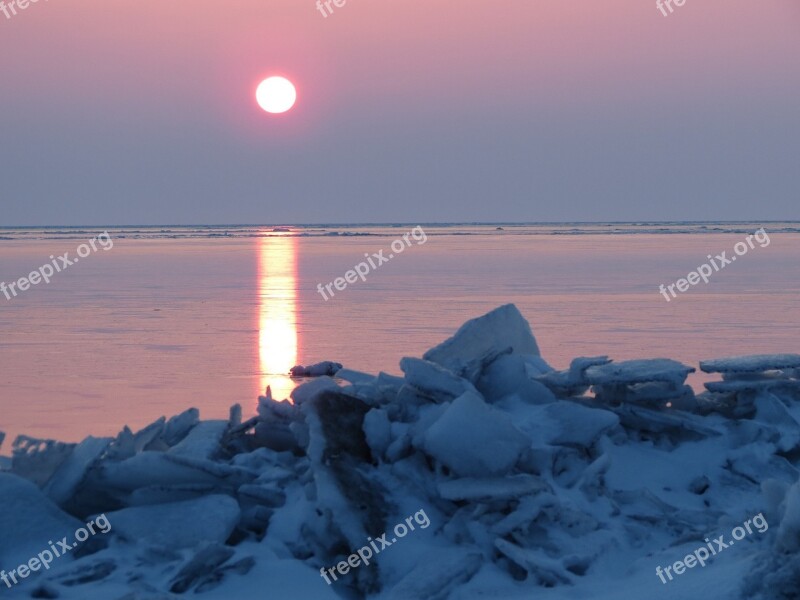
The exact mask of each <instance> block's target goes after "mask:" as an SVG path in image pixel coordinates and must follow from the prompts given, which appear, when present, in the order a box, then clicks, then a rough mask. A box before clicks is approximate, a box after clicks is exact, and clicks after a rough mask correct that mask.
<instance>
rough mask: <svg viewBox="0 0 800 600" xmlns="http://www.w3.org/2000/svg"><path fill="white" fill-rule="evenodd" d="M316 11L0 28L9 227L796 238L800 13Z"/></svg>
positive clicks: (351, 5)
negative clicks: (620, 224)
mask: <svg viewBox="0 0 800 600" xmlns="http://www.w3.org/2000/svg"><path fill="white" fill-rule="evenodd" d="M5 1H6V4H8V3H9V0H5ZM315 1H316V0H226V2H220V1H219V0H213V1H212V0H192V1H189V0H174V1H173V2H153V1H151V0H135V1H134V0H114V1H113V2H108V1H105V2H101V1H100V0H39V1H38V2H36V3H35V4H30V5H29V6H28V7H27V8H26V9H24V10H19V11H18V14H17V15H16V16H12V17H11V18H6V17H5V16H4V15H3V14H2V12H0V56H2V57H3V58H2V60H0V226H18V225H126V224H174V225H177V224H280V223H287V224H298V223H378V222H380V223H385V222H404V223H411V222H420V223H423V222H424V223H428V222H455V221H457V222H472V221H488V222H509V221H608V220H610V221H641V220H711V221H720V220H722V221H728V220H751V219H754V220H758V219H761V220H784V219H800V202H798V193H799V192H800V168H799V167H798V165H799V164H800V163H799V162H798V158H799V157H800V77H798V75H800V3H798V2H796V0H759V1H758V2H756V1H755V0H686V3H685V4H684V5H683V6H681V7H674V6H673V8H674V12H673V13H672V14H669V15H668V16H666V17H665V16H664V15H663V14H662V13H661V12H660V11H659V9H658V8H657V7H656V3H655V0H652V1H651V0H606V1H604V2H597V1H596V0H570V1H568V2H566V1H558V0H548V1H545V0H495V1H493V2H488V1H487V2H478V1H476V0H459V1H456V0H424V1H423V0H346V2H345V4H344V5H343V6H341V7H338V8H337V7H335V6H334V5H331V6H332V8H333V13H332V14H328V15H327V16H323V15H322V14H321V12H320V11H319V10H318V9H317V6H316V4H315ZM270 75H283V76H285V77H287V78H289V79H290V80H292V81H293V82H294V84H295V85H296V87H297V91H298V101H297V104H296V105H295V107H294V108H293V109H292V110H291V111H290V112H288V113H285V114H283V115H269V114H268V113H266V112H264V111H262V110H260V109H259V107H258V105H257V104H256V102H255V89H256V87H257V85H258V83H259V82H260V81H261V80H263V79H264V78H265V77H267V76H270Z"/></svg>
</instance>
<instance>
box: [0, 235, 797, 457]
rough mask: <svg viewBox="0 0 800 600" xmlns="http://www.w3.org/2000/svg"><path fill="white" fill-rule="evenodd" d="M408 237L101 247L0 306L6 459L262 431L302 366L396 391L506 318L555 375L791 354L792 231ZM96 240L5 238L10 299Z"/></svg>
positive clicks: (152, 241) (3, 265)
mask: <svg viewBox="0 0 800 600" xmlns="http://www.w3.org/2000/svg"><path fill="white" fill-rule="evenodd" d="M413 227H414V225H413V224H412V225H407V226H390V225H385V226H375V225H369V226H344V225H329V226H322V225H318V226H313V227H297V226H291V227H288V226H287V227H280V228H275V227H273V226H269V227H253V226H247V227H155V228H154V227H138V228H136V227H133V228H109V229H108V231H109V234H110V236H111V239H112V240H113V248H110V249H108V250H104V249H103V247H102V246H101V245H100V244H99V243H96V244H95V246H96V247H97V251H92V250H91V248H90V247H89V246H87V247H86V249H83V250H82V252H83V254H85V256H84V257H82V258H80V262H78V263H75V264H73V265H71V266H69V267H68V268H66V269H65V270H63V271H62V272H60V273H56V274H55V275H54V276H53V277H52V280H51V282H50V283H49V284H45V283H39V284H38V285H36V286H33V287H31V289H29V290H27V291H24V292H20V293H19V295H18V296H16V297H13V295H12V297H11V299H10V300H7V299H6V298H5V296H4V295H2V294H0V431H5V432H6V433H7V434H8V438H7V441H6V442H5V444H4V445H3V447H2V450H3V451H4V452H3V453H4V454H5V453H8V452H9V450H10V443H11V441H12V439H13V437H14V436H16V435H17V434H20V433H25V434H28V435H32V436H37V437H50V438H56V439H61V440H65V441H77V440H79V439H81V438H83V437H84V436H86V435H88V434H93V435H114V434H116V433H117V432H118V431H119V430H120V429H121V428H122V426H123V425H126V424H127V425H130V426H131V427H132V428H134V429H135V428H138V427H141V426H143V425H145V424H147V423H149V422H151V421H153V420H154V419H156V418H158V417H159V416H161V415H166V416H170V415H172V414H176V413H178V412H180V411H182V410H184V409H185V408H187V407H189V406H196V407H198V408H199V409H200V410H201V414H202V416H204V417H205V418H224V417H226V416H227V414H228V408H229V406H230V405H232V404H235V403H240V404H242V406H243V408H244V410H245V412H246V413H248V412H253V411H254V409H255V405H256V401H257V400H256V399H257V396H258V395H259V394H261V393H263V390H264V388H265V387H266V386H267V385H271V386H272V388H273V390H274V391H275V392H276V394H275V395H278V396H283V395H286V394H288V392H289V391H290V390H291V387H292V385H293V383H292V381H291V380H289V379H288V378H286V377H285V375H284V374H285V372H286V371H287V370H288V368H289V367H291V366H293V365H295V364H309V363H312V362H317V361H321V360H335V361H338V362H341V363H344V364H345V365H346V366H347V367H350V368H352V369H357V370H363V371H368V372H374V373H377V372H378V371H381V370H383V371H386V372H389V373H399V368H398V361H399V360H400V358H401V357H403V356H406V355H412V356H420V355H422V353H423V352H424V351H425V350H426V349H427V348H429V347H430V346H432V345H434V344H436V343H438V342H440V341H442V340H443V339H445V338H446V337H448V336H449V335H451V334H452V333H453V332H454V330H455V329H456V328H457V327H458V326H459V325H460V324H461V323H462V322H463V321H465V320H467V319H469V318H472V317H475V316H478V315H481V314H483V313H484V312H486V311H488V310H491V309H492V308H495V307H496V306H499V305H501V304H504V303H507V302H513V303H515V304H516V305H517V306H518V307H519V308H520V310H521V311H522V312H523V314H524V315H525V316H526V317H527V318H528V320H529V321H530V323H531V325H532V327H533V330H534V333H535V335H536V337H537V339H538V341H539V345H540V347H541V350H542V354H543V356H544V357H545V359H546V360H548V361H549V362H550V364H552V365H553V366H554V367H556V368H565V367H567V366H568V364H569V361H570V360H571V359H572V358H574V357H576V356H593V355H604V354H605V355H609V356H610V357H612V358H614V359H617V360H624V359H631V358H646V357H668V358H674V359H677V360H680V361H683V362H685V363H687V364H691V365H693V366H696V365H697V362H698V361H699V360H701V359H707V358H715V357H721V356H729V355H736V354H751V353H772V352H800V295H798V292H799V291H800V277H799V275H800V270H799V269H798V259H800V224H798V223H736V224H720V223H701V224H685V223H672V224H663V223H658V224H648V223H637V224H620V223H613V224H592V225H586V224H577V223H576V224H559V225H553V224H543V225H497V224H493V225H447V226H443V225H425V224H423V225H422V226H421V227H422V231H423V232H424V233H425V238H426V241H425V242H424V243H419V242H421V241H422V236H421V235H420V233H419V230H418V231H417V239H415V238H414V237H412V236H408V243H405V242H403V241H402V236H403V234H404V233H409V232H411V230H412V228H413ZM761 227H765V228H766V233H767V235H768V236H769V245H765V246H764V247H761V245H759V244H758V243H755V247H754V248H753V249H750V248H749V247H748V251H747V253H746V254H744V255H742V256H739V257H738V258H737V260H736V262H734V263H731V264H730V265H728V266H726V267H725V268H724V269H723V270H721V271H719V272H717V273H714V274H713V275H712V277H711V280H710V282H709V283H708V284H704V283H702V282H701V283H700V284H699V285H697V286H694V287H692V288H690V289H689V291H687V292H686V293H683V294H679V297H678V298H676V299H673V300H672V301H671V302H667V301H666V300H665V299H664V297H663V296H661V295H660V294H659V291H658V288H659V285H660V284H662V283H663V284H670V283H674V282H675V281H676V280H678V279H679V278H682V277H685V276H686V275H687V273H689V272H690V271H692V270H694V269H695V268H697V267H698V266H699V265H701V264H702V263H704V262H707V261H708V259H707V256H708V255H709V254H711V255H712V256H713V255H717V254H720V253H722V252H723V251H726V252H727V256H728V257H730V256H732V255H733V254H734V246H735V244H737V242H741V241H744V240H745V238H746V236H747V235H748V234H749V233H751V232H753V231H755V230H756V229H759V228H761ZM276 229H277V230H276ZM102 231H103V229H95V228H25V229H23V228H17V229H12V228H5V229H0V282H6V283H7V284H8V283H9V282H12V281H17V280H18V279H19V278H20V277H23V276H26V275H27V274H28V273H30V272H32V271H34V270H36V269H38V268H39V267H40V266H42V265H44V264H45V263H50V262H51V259H50V256H51V255H53V256H54V257H57V256H58V255H63V254H64V253H65V252H68V253H69V255H68V258H69V259H70V260H72V259H74V258H75V257H76V256H77V254H76V252H77V250H78V248H79V246H80V245H81V244H83V243H87V242H88V240H90V239H91V238H93V237H95V236H96V235H97V234H99V233H101V232H102ZM394 240H400V241H399V243H396V244H395V248H396V249H397V248H399V247H400V246H401V245H402V246H404V249H403V251H402V252H397V253H395V252H393V251H392V248H391V244H392V242H393V241H394ZM409 244H410V245H409ZM87 249H88V250H89V252H88V253H87V252H86V250H87ZM381 251H383V255H384V256H386V257H388V256H389V255H390V254H393V257H392V258H391V259H390V260H389V261H388V262H385V263H383V264H381V265H380V266H379V267H377V268H376V269H374V270H372V271H371V272H370V273H369V274H368V275H366V281H361V280H357V281H356V283H352V284H348V285H347V287H346V289H344V290H343V291H337V290H336V288H335V287H334V288H333V291H334V292H335V294H336V295H335V296H334V297H332V298H329V299H328V300H327V301H326V300H325V299H323V297H322V295H321V294H319V293H318V291H317V286H318V284H322V285H323V286H324V285H325V284H330V283H332V282H334V280H336V278H338V277H344V276H345V273H346V272H347V271H348V270H350V269H352V268H353V267H354V266H355V265H356V264H357V263H359V262H362V261H366V260H367V259H366V258H365V253H366V254H368V255H370V256H371V255H373V254H379V253H380V252H381ZM55 260H56V261H57V262H58V259H57V258H56V259H55ZM373 262H375V263H377V262H378V261H377V260H376V259H373ZM59 264H60V263H59ZM341 283H342V282H340V286H341ZM702 381H703V379H702V377H701V376H693V379H692V381H691V382H692V384H693V385H695V386H696V387H701V383H702Z"/></svg>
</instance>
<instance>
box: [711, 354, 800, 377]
mask: <svg viewBox="0 0 800 600" xmlns="http://www.w3.org/2000/svg"><path fill="white" fill-rule="evenodd" d="M798 368H800V354H754V355H750V356H731V357H729V358H719V359H716V360H703V361H700V369H701V370H702V371H703V372H705V373H760V372H762V371H782V370H784V369H798Z"/></svg>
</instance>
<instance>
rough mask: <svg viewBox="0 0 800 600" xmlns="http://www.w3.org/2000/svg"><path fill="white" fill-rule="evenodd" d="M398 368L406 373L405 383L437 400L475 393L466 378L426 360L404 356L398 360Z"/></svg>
mask: <svg viewBox="0 0 800 600" xmlns="http://www.w3.org/2000/svg"><path fill="white" fill-rule="evenodd" d="M400 368H401V369H402V370H403V373H405V375H406V383H408V384H409V385H411V386H413V387H415V388H416V389H417V390H419V391H420V392H422V393H423V394H425V395H426V396H429V397H430V398H432V399H434V400H437V401H442V400H452V399H453V398H458V397H459V396H460V395H461V394H463V393H465V392H468V391H471V392H476V393H477V390H475V388H474V387H473V385H472V384H471V383H470V382H469V381H467V380H466V379H462V378H461V377H458V376H457V375H453V373H451V372H450V371H448V370H447V369H443V368H442V367H440V366H439V365H437V364H435V363H432V362H429V361H427V360H421V359H419V358H410V357H406V358H403V359H402V360H401V361H400Z"/></svg>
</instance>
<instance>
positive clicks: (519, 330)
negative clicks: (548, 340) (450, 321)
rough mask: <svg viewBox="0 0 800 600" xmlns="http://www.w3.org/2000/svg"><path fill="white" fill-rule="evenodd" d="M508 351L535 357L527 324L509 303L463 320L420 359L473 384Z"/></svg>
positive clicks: (535, 350) (534, 346)
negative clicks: (476, 316) (492, 363)
mask: <svg viewBox="0 0 800 600" xmlns="http://www.w3.org/2000/svg"><path fill="white" fill-rule="evenodd" d="M509 351H510V352H514V353H517V354H534V355H536V356H538V355H539V347H538V346H537V345H536V338H534V337H533V332H532V331H531V327H530V325H529V324H528V322H527V321H526V320H525V318H524V317H523V316H522V314H520V312H519V309H517V307H516V306H514V305H513V304H506V305H504V306H501V307H499V308H496V309H494V310H493V311H491V312H489V313H487V314H485V315H483V316H482V317H478V318H476V319H472V320H470V321H467V322H466V323H464V324H463V325H462V326H461V327H460V328H459V329H458V331H457V332H456V334H455V335H454V336H453V337H451V338H449V339H448V340H446V341H444V342H442V343H441V344H439V345H438V346H436V347H434V348H431V349H430V350H428V351H427V352H426V353H425V355H424V356H423V357H422V358H424V359H425V360H429V361H431V362H434V363H436V364H438V365H441V366H443V367H444V368H446V369H449V370H450V371H452V372H453V373H455V374H456V375H460V376H462V377H464V378H466V379H469V380H470V381H472V382H473V383H474V382H475V381H476V380H477V378H478V376H479V375H480V373H481V371H482V370H483V368H484V367H485V366H486V365H488V364H489V363H490V362H491V361H493V360H494V359H496V358H497V357H498V356H500V355H501V354H504V353H506V352H509Z"/></svg>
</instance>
